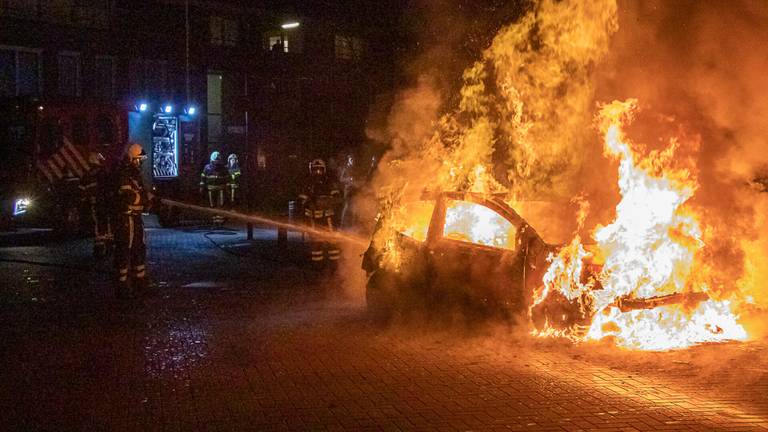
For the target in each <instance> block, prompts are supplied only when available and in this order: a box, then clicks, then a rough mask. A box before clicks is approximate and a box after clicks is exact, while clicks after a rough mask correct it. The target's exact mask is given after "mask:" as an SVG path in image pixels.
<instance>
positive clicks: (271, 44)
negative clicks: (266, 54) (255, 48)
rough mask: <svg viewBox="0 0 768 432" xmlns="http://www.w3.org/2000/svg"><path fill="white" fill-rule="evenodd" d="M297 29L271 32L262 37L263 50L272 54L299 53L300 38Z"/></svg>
mask: <svg viewBox="0 0 768 432" xmlns="http://www.w3.org/2000/svg"><path fill="white" fill-rule="evenodd" d="M301 34H302V33H301V31H300V30H299V29H290V30H286V31H279V30H278V31H273V32H269V33H267V34H265V35H264V50H266V51H272V52H284V53H287V52H292V53H298V52H301V48H302V38H301Z"/></svg>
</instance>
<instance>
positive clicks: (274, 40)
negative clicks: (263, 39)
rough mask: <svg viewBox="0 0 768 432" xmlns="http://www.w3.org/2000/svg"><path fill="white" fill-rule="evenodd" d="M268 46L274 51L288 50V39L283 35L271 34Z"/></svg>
mask: <svg viewBox="0 0 768 432" xmlns="http://www.w3.org/2000/svg"><path fill="white" fill-rule="evenodd" d="M267 47H268V49H269V50H270V51H273V52H288V39H284V38H283V36H281V35H278V36H269V37H268V39H267Z"/></svg>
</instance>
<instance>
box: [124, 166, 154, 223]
mask: <svg viewBox="0 0 768 432" xmlns="http://www.w3.org/2000/svg"><path fill="white" fill-rule="evenodd" d="M117 179H118V185H119V186H118V191H117V202H116V204H117V209H116V210H117V212H118V213H119V214H128V215H140V214H141V213H143V212H144V211H145V210H147V209H148V208H149V200H148V197H147V191H146V190H145V189H144V182H143V180H142V178H141V171H140V170H139V167H137V166H136V165H133V164H131V163H127V162H126V163H124V164H122V165H121V166H120V169H119V170H118V173H117Z"/></svg>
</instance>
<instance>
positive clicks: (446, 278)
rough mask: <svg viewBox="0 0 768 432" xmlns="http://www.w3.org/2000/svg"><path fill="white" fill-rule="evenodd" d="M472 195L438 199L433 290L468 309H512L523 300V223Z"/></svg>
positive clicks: (431, 252) (433, 232)
mask: <svg viewBox="0 0 768 432" xmlns="http://www.w3.org/2000/svg"><path fill="white" fill-rule="evenodd" d="M491 207H492V205H490V203H488V202H485V201H483V200H480V199H475V198H472V197H469V196H465V197H459V196H456V197H452V196H445V197H443V198H442V199H440V200H438V205H437V208H436V211H435V216H434V217H433V220H432V226H431V227H430V237H431V241H430V244H429V255H430V260H431V261H430V268H431V272H432V273H431V278H430V279H431V286H432V288H431V290H432V292H433V295H434V296H435V297H436V299H437V300H445V301H447V302H450V303H452V304H459V305H461V306H463V307H464V308H465V311H466V310H468V311H474V312H478V313H494V312H497V311H501V312H504V313H506V312H508V311H510V310H512V309H514V308H515V307H516V306H520V305H521V304H522V303H523V301H524V300H523V283H522V281H523V275H522V267H523V263H522V260H521V257H520V255H521V254H520V247H519V239H518V236H519V234H518V230H519V228H520V227H519V226H517V225H516V224H514V223H513V222H512V221H511V220H510V218H508V217H505V216H504V215H502V214H501V213H500V212H498V211H497V210H495V209H494V208H491Z"/></svg>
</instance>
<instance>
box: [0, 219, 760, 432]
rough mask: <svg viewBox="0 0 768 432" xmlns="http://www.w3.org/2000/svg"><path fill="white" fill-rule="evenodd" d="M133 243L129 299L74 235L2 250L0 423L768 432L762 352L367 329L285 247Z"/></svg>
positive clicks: (294, 246)
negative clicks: (658, 349)
mask: <svg viewBox="0 0 768 432" xmlns="http://www.w3.org/2000/svg"><path fill="white" fill-rule="evenodd" d="M147 237H148V242H149V245H150V252H149V262H150V263H149V268H150V273H151V275H152V277H153V281H154V285H155V286H156V287H157V293H156V294H155V295H154V296H152V297H149V298H146V299H143V300H140V301H136V302H135V303H132V304H127V305H126V304H121V303H118V302H116V301H115V300H113V299H112V296H111V292H110V291H109V289H108V282H109V273H108V269H109V267H108V266H107V265H106V264H105V265H103V266H101V267H98V268H96V269H95V270H94V269H92V268H91V267H90V263H91V262H90V258H89V254H88V252H89V248H88V247H89V246H88V243H87V242H86V241H72V242H66V243H56V244H53V245H48V246H46V247H43V246H34V245H32V246H24V247H13V248H2V249H0V275H1V276H2V278H3V283H2V284H1V286H2V289H1V291H2V292H0V425H2V426H1V427H0V428H2V429H3V430H24V431H27V430H57V431H58V430H72V429H77V430H146V431H152V430H163V431H166V430H168V431H181V430H214V431H216V430H221V431H228V430H353V431H356V430H408V431H410V430H536V431H539V430H547V431H579V430H599V431H645V430H648V431H655V430H665V431H671V430H694V431H708V430H713V431H714V430H729V431H730V430H764V429H768V359H766V354H768V350H767V349H766V347H768V344H766V341H764V340H759V341H755V342H750V343H746V344H735V343H734V344H726V345H716V346H701V347H696V348H693V349H689V350H684V351H677V352H670V353H636V352H626V351H620V350H617V349H614V348H612V347H611V346H610V345H609V344H607V343H605V344H588V345H581V346H572V345H569V344H567V343H564V342H563V341H557V340H532V339H530V338H529V337H527V336H525V335H521V334H519V333H520V331H518V330H516V329H514V328H509V327H506V326H504V325H501V324H487V325H484V326H480V327H473V328H472V329H467V328H465V327H462V326H460V325H454V326H451V327H438V326H436V325H422V324H419V323H415V322H404V323H396V324H393V325H390V326H381V325H379V324H376V323H373V322H370V321H369V320H368V319H367V318H366V315H365V313H364V308H363V301H362V290H361V289H362V288H361V287H362V285H361V280H362V276H361V275H360V274H359V271H355V273H354V274H351V275H350V274H347V276H346V277H345V278H344V279H343V280H342V279H341V278H338V277H333V276H330V275H325V276H322V277H321V282H320V283H314V282H313V281H314V280H315V275H316V273H312V272H306V271H304V270H303V268H302V266H301V265H299V252H301V244H300V243H299V242H296V241H294V242H292V243H291V244H290V245H289V253H287V254H281V253H279V250H278V249H277V248H276V245H275V242H274V241H273V233H272V232H269V231H257V237H259V239H257V240H256V241H254V242H253V243H251V244H248V243H247V242H246V241H245V239H244V235H243V232H242V231H240V232H236V231H218V232H212V231H210V230H206V229H198V228H189V229H179V230H165V229H150V230H148V232H147ZM294 240H296V239H294ZM354 252H355V251H350V250H349V249H348V250H347V251H346V254H347V258H348V259H349V260H350V263H349V267H350V268H356V267H358V266H357V257H356V256H355V253H354Z"/></svg>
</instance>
